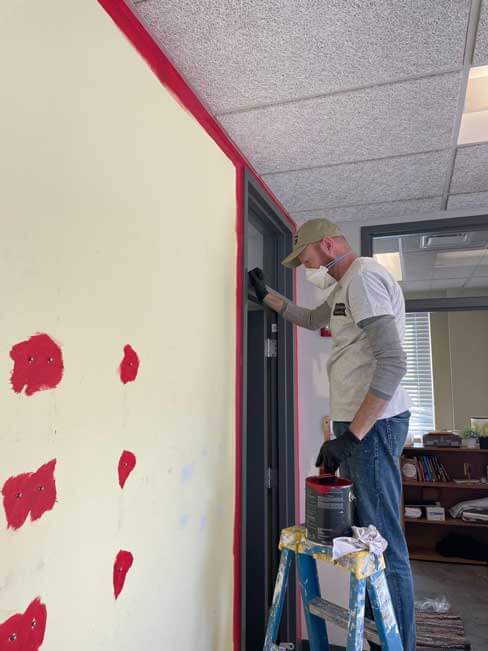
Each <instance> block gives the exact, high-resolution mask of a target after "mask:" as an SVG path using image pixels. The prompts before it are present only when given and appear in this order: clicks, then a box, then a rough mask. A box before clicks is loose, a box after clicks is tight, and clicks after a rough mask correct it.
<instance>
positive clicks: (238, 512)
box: [233, 165, 244, 651]
mask: <svg viewBox="0 0 488 651" xmlns="http://www.w3.org/2000/svg"><path fill="white" fill-rule="evenodd" d="M236 201H237V219H236V236H237V260H236V382H235V386H236V396H235V400H236V424H235V428H236V468H235V498H234V499H235V503H234V616H233V622H234V624H233V634H234V650H235V651H239V649H240V648H241V545H242V532H241V525H242V502H241V499H242V490H241V487H242V409H243V405H242V392H243V386H242V379H243V378H242V376H243V346H244V342H243V326H244V323H243V318H242V315H243V310H244V305H243V302H244V287H243V277H242V275H243V274H242V269H243V262H244V167H243V166H241V165H237V166H236Z"/></svg>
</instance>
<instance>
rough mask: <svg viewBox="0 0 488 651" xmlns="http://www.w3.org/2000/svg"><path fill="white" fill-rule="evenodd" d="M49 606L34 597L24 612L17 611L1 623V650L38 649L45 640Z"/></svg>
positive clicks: (28, 650)
mask: <svg viewBox="0 0 488 651" xmlns="http://www.w3.org/2000/svg"><path fill="white" fill-rule="evenodd" d="M46 623H47V608H46V606H45V605H44V604H43V603H42V602H41V600H40V598H39V597H38V598H37V599H34V600H33V601H32V602H31V603H30V604H29V606H28V607H27V609H26V610H25V612H24V613H22V614H20V613H17V614H15V615H12V616H11V617H9V618H8V619H7V620H6V621H5V622H3V624H0V651H14V650H16V649H17V650H18V651H38V649H39V648H40V647H41V645H42V643H43V641H44V634H45V632H46Z"/></svg>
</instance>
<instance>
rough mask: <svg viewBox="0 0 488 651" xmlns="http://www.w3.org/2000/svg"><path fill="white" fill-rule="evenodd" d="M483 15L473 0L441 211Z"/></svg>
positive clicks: (445, 196)
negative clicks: (480, 20)
mask: <svg viewBox="0 0 488 651" xmlns="http://www.w3.org/2000/svg"><path fill="white" fill-rule="evenodd" d="M480 13H481V0H471V10H470V13H469V22H468V29H467V31H466V42H465V46H464V65H463V73H462V81H461V88H460V92H459V101H458V107H457V115H456V121H455V127H454V131H453V139H452V140H453V141H452V144H451V153H450V157H449V161H448V166H447V172H446V179H445V183H444V189H443V191H442V200H441V210H447V202H448V199H449V189H450V187H451V181H452V175H453V173H454V164H455V162H456V154H457V147H458V144H457V143H458V139H459V130H460V128H461V120H462V117H463V111H464V104H465V100H466V90H467V87H468V79H469V71H470V69H471V64H472V62H473V55H474V48H475V45H476V34H477V31H478V23H479V19H480Z"/></svg>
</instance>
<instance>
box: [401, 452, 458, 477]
mask: <svg viewBox="0 0 488 651" xmlns="http://www.w3.org/2000/svg"><path fill="white" fill-rule="evenodd" d="M405 467H408V469H409V472H408V474H407V473H406V472H405V471H404V470H403V469H404V468H405ZM413 468H415V471H414V470H413ZM402 472H403V476H404V478H405V479H406V480H407V481H422V482H432V483H435V482H450V481H451V478H450V476H449V473H448V472H447V470H446V468H445V467H444V464H443V463H442V462H441V461H440V459H439V457H437V456H435V455H428V454H423V455H422V454H421V455H419V456H418V457H408V458H404V459H403V461H402ZM415 475H416V476H415Z"/></svg>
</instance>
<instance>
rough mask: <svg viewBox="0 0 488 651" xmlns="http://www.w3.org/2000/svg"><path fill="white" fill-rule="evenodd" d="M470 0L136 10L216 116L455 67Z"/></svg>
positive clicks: (291, 0) (186, 1)
mask: <svg viewBox="0 0 488 651" xmlns="http://www.w3.org/2000/svg"><path fill="white" fill-rule="evenodd" d="M469 5H470V2H469V0H442V2H426V0H409V2H401V1H400V0H395V1H393V2H373V1H371V0H355V1H354V2H352V1H351V0H328V1H327V2H323V0H301V1H300V2H296V0H267V1H266V2H263V1H262V0H246V1H245V2H242V0H220V1H219V2H215V1H214V2H212V1H210V0H147V1H146V2H141V3H138V4H136V5H135V10H136V12H137V13H138V14H139V15H140V16H141V18H142V19H143V20H144V21H145V23H146V24H147V25H148V27H149V28H150V30H151V32H152V33H153V35H154V36H155V38H156V39H157V40H158V42H159V44H160V46H161V48H162V49H163V51H165V52H166V53H167V54H168V55H169V57H170V58H171V59H172V60H173V62H174V63H175V65H176V66H177V68H178V70H179V71H180V72H181V73H182V74H183V76H184V77H185V78H186V80H187V81H188V82H189V83H190V85H191V86H192V88H193V89H194V90H195V91H196V92H197V94H198V95H199V97H200V98H201V99H202V100H203V101H204V102H205V103H206V104H207V105H208V106H209V107H210V109H211V110H212V111H213V112H214V113H219V112H223V111H227V112H228V111H232V110H236V109H240V108H249V107H252V106H260V105H263V104H272V103H276V102H281V101H287V100H293V99H296V98H299V97H313V96H317V95H323V94H326V93H332V92H335V91H339V90H344V89H350V88H357V87H360V86H366V85H372V84H378V83H384V82H388V81H392V80H395V79H401V78H407V77H410V76H420V75H423V74H429V73H436V72H441V71H445V70H453V69H459V68H460V67H461V65H462V61H463V53H464V43H465V36H466V28H467V21H468V13H469Z"/></svg>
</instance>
